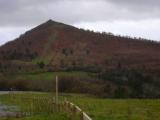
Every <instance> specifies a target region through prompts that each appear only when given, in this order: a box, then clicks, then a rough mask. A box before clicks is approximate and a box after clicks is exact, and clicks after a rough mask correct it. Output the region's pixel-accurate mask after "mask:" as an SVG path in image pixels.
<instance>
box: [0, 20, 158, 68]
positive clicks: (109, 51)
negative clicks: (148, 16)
mask: <svg viewBox="0 0 160 120" xmlns="http://www.w3.org/2000/svg"><path fill="white" fill-rule="evenodd" d="M159 50H160V44H159V43H156V42H153V41H146V40H138V39H133V38H127V37H121V36H114V35H112V34H110V33H95V32H93V31H86V30H83V29H78V28H76V27H73V26H70V25H66V24H63V23H58V22H55V21H53V20H48V21H47V22H45V23H43V24H41V25H39V26H37V27H35V28H33V29H31V30H30V31H27V32H26V33H24V34H23V35H21V36H20V37H19V38H17V39H15V40H14V41H11V42H9V43H7V44H5V45H3V46H1V47H0V53H1V55H0V58H1V59H2V60H3V59H4V60H9V61H12V60H20V61H27V62H30V63H33V61H43V62H44V63H45V64H46V65H51V66H54V68H56V69H59V68H74V67H76V68H81V67H82V68H83V67H84V68H85V67H94V68H98V69H116V68H117V67H118V66H119V67H122V68H127V69H128V68H129V69H130V68H131V69H132V68H133V69H134V68H136V69H142V68H146V69H158V70H159V68H160V62H159V61H160V57H159V56H160V53H158V52H157V51H159Z"/></svg>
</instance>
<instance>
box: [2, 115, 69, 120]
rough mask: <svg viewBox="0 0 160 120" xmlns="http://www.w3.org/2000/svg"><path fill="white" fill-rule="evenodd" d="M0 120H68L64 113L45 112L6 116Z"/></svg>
mask: <svg viewBox="0 0 160 120" xmlns="http://www.w3.org/2000/svg"><path fill="white" fill-rule="evenodd" d="M0 120H70V119H69V117H67V115H66V114H61V113H57V114H46V115H34V116H28V117H22V118H16V117H8V118H0Z"/></svg>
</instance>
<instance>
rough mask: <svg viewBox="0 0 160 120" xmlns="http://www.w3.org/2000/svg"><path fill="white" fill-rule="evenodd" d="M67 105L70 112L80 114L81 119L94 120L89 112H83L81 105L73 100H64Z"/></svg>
mask: <svg viewBox="0 0 160 120" xmlns="http://www.w3.org/2000/svg"><path fill="white" fill-rule="evenodd" d="M64 104H65V107H66V108H67V110H69V112H72V113H73V114H79V115H80V120H92V119H91V118H90V117H89V116H88V115H87V113H85V112H83V111H82V109H81V108H80V107H78V106H77V105H75V104H73V103H72V102H69V101H65V102H64Z"/></svg>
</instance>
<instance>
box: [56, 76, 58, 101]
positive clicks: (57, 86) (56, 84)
mask: <svg viewBox="0 0 160 120" xmlns="http://www.w3.org/2000/svg"><path fill="white" fill-rule="evenodd" d="M56 104H58V76H56Z"/></svg>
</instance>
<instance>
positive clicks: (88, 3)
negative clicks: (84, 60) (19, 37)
mask: <svg viewBox="0 0 160 120" xmlns="http://www.w3.org/2000/svg"><path fill="white" fill-rule="evenodd" d="M159 5H160V1H159V0H0V16H1V19H0V26H28V25H35V24H40V23H42V22H44V21H46V20H47V19H53V20H57V21H60V22H65V23H69V24H73V23H76V22H80V21H91V22H92V21H102V20H103V21H114V20H117V19H119V20H122V19H123V20H142V19H148V18H153V19H154V18H160V12H159V11H160V8H159Z"/></svg>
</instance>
